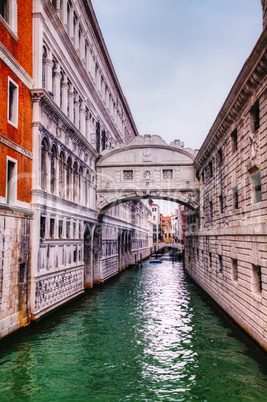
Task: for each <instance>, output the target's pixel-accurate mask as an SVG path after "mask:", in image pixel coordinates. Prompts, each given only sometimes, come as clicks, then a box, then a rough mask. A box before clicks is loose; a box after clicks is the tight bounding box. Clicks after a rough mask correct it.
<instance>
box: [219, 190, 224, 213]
mask: <svg viewBox="0 0 267 402" xmlns="http://www.w3.org/2000/svg"><path fill="white" fill-rule="evenodd" d="M219 202H220V211H221V214H223V212H224V206H223V196H222V195H220V196H219Z"/></svg>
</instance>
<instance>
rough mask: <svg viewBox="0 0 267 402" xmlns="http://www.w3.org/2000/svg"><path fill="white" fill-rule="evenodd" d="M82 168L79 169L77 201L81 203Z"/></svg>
mask: <svg viewBox="0 0 267 402" xmlns="http://www.w3.org/2000/svg"><path fill="white" fill-rule="evenodd" d="M82 185H83V168H82V167H81V166H80V169H79V203H80V204H81V203H82V193H83V192H82Z"/></svg>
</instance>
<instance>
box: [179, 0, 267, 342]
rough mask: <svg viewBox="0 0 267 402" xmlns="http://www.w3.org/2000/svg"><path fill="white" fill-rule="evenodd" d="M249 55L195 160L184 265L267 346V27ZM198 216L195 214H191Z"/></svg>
mask: <svg viewBox="0 0 267 402" xmlns="http://www.w3.org/2000/svg"><path fill="white" fill-rule="evenodd" d="M262 3H263V7H264V9H263V11H264V18H265V20H264V30H263V32H262V34H261V36H260V38H259V40H258V42H257V43H256V45H255V47H254V49H253V50H252V53H251V54H250V56H249V57H248V59H247V61H246V62H245V64H244V66H243V68H242V70H241V72H240V74H239V76H238V77H237V79H236V81H235V83H234V85H233V87H232V89H231V91H230V93H229V95H228V97H227V99H226V101H225V103H224V104H223V106H222V108H221V110H220V112H219V114H218V116H217V118H216V120H215V122H214V124H213V125H212V127H211V129H210V131H209V133H208V135H207V137H206V139H205V141H204V143H203V145H202V147H201V149H200V151H199V153H198V155H197V157H196V159H195V166H196V169H197V170H198V176H199V180H200V183H201V187H200V211H199V224H198V219H195V220H193V219H191V221H190V222H189V224H190V225H188V227H187V229H188V230H189V231H191V232H190V233H189V232H188V233H187V236H186V259H185V264H186V270H187V272H188V273H189V275H190V276H191V277H193V278H194V280H195V281H196V282H197V283H198V284H199V285H200V286H201V287H202V288H204V289H205V291H206V292H207V293H208V294H209V295H210V296H211V297H212V298H213V299H214V300H215V301H216V302H217V303H218V304H219V305H220V306H221V307H222V308H223V309H224V310H225V311H226V312H227V313H228V314H229V315H230V316H231V317H232V318H233V319H234V320H235V321H236V322H237V323H238V324H239V325H240V326H241V327H242V328H243V329H244V330H245V331H247V332H248V333H249V334H250V335H251V336H252V337H253V338H254V339H255V340H256V341H257V342H258V343H259V344H261V345H262V346H263V347H264V348H265V349H267V236H266V233H267V76H266V72H267V56H266V48H267V29H266V6H267V5H266V2H264V1H263V2H262ZM191 218H192V216H191Z"/></svg>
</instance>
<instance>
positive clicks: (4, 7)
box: [0, 0, 18, 35]
mask: <svg viewBox="0 0 267 402" xmlns="http://www.w3.org/2000/svg"><path fill="white" fill-rule="evenodd" d="M17 7H18V6H17V0H1V1H0V16H1V17H2V18H3V19H4V20H5V21H6V23H7V24H8V25H9V27H10V28H11V29H12V31H13V32H14V33H15V34H16V35H17V30H18V24H17Z"/></svg>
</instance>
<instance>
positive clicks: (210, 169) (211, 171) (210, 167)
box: [209, 161, 213, 177]
mask: <svg viewBox="0 0 267 402" xmlns="http://www.w3.org/2000/svg"><path fill="white" fill-rule="evenodd" d="M209 172H210V177H212V176H213V170H212V162H211V161H210V163H209Z"/></svg>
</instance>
